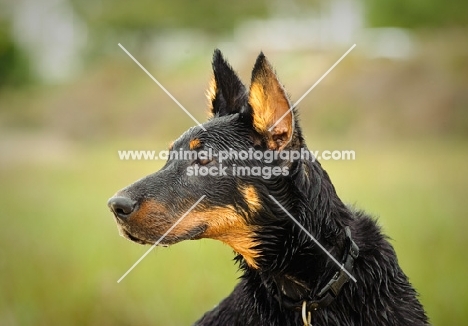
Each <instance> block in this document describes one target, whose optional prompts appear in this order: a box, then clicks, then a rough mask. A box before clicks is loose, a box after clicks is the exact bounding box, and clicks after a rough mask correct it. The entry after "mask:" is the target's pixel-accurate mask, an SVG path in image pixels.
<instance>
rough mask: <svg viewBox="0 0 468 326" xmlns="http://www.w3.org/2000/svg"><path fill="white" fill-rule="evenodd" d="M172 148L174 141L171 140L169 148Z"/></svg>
mask: <svg viewBox="0 0 468 326" xmlns="http://www.w3.org/2000/svg"><path fill="white" fill-rule="evenodd" d="M173 148H174V141H171V142H170V143H169V150H170V151H172V149H173Z"/></svg>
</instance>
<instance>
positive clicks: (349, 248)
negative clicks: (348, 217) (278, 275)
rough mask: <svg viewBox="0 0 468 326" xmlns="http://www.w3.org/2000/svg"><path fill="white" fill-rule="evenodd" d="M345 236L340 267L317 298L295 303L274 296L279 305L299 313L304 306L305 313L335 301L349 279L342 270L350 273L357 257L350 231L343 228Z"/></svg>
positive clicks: (355, 246) (356, 248) (357, 248)
mask: <svg viewBox="0 0 468 326" xmlns="http://www.w3.org/2000/svg"><path fill="white" fill-rule="evenodd" d="M345 234H346V240H345V241H346V246H345V248H346V250H345V251H344V257H343V260H342V266H343V268H341V269H340V270H339V271H337V272H336V273H335V274H334V275H333V277H332V278H331V280H330V281H329V282H328V283H327V284H326V285H325V286H324V287H323V288H322V289H321V290H320V291H319V293H318V294H317V298H316V299H314V300H299V301H295V300H293V299H291V298H289V297H288V296H287V295H284V296H275V297H276V299H277V300H278V301H279V302H280V304H281V305H282V306H284V307H286V308H287V309H291V310H297V311H301V310H304V305H305V308H306V309H307V311H309V312H310V311H315V310H318V309H321V308H325V307H326V306H328V305H329V304H331V303H332V302H333V300H335V298H336V297H337V296H338V294H339V293H340V291H341V289H342V288H343V285H345V284H346V283H347V282H348V281H349V279H350V277H349V275H348V274H347V273H346V272H345V271H344V270H343V269H346V271H348V272H349V273H351V272H352V270H353V266H354V261H355V260H356V258H357V257H358V256H359V247H358V246H357V244H356V243H355V242H354V241H353V239H352V238H351V230H350V229H349V227H348V226H347V227H346V228H345Z"/></svg>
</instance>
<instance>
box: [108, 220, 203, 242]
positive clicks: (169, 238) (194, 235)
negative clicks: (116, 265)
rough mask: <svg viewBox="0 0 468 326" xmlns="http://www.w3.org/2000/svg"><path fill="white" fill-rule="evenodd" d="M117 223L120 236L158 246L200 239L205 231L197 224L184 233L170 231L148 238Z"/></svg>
mask: <svg viewBox="0 0 468 326" xmlns="http://www.w3.org/2000/svg"><path fill="white" fill-rule="evenodd" d="M117 225H118V229H119V233H120V235H121V236H122V237H124V238H126V239H128V240H130V241H133V242H136V243H139V244H142V245H154V244H157V245H158V246H161V247H168V246H170V245H173V244H176V243H178V242H180V241H182V240H197V239H200V238H201V237H202V234H203V232H205V230H206V226H199V227H196V228H194V229H192V230H191V231H189V232H187V233H185V234H179V235H171V234H170V233H169V234H167V235H165V234H164V235H161V236H159V237H158V238H156V237H154V239H153V237H152V238H151V239H150V238H147V237H142V236H141V235H139V234H135V232H130V231H129V230H127V229H126V228H125V227H124V226H123V225H121V224H120V223H117Z"/></svg>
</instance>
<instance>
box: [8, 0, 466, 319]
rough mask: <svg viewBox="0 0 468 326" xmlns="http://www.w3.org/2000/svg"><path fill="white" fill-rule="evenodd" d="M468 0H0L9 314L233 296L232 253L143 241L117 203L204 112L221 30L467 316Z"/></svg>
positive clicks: (403, 249) (145, 307) (419, 280)
mask: <svg viewBox="0 0 468 326" xmlns="http://www.w3.org/2000/svg"><path fill="white" fill-rule="evenodd" d="M467 22H468V2H467V1H465V0H453V1H450V2H442V1H440V0H426V1H418V0H394V1H390V2H389V1H384V0H373V1H370V0H329V1H325V0H324V1H305V0H295V1H279V0H275V1H266V0H264V1H247V0H241V1H236V2H226V1H222V2H221V1H215V0H200V1H197V2H190V1H184V0H172V1H165V2H163V1H159V2H156V1H150V0H139V1H125V0H114V1H111V0H99V1H95V0H93V1H91V0H42V1H40V2H39V1H35V0H17V1H8V0H3V1H2V2H0V207H1V209H0V222H1V228H0V257H1V258H0V325H163V326H166V325H189V324H191V323H192V322H194V321H195V320H196V319H197V318H199V317H200V316H201V315H202V314H203V313H204V312H205V311H206V310H208V309H211V308H212V307H213V306H214V305H215V304H216V303H217V302H219V301H220V300H221V299H222V298H223V297H225V296H227V295H228V294H229V293H230V291H231V290H232V288H233V286H234V284H235V283H236V282H237V278H238V277H239V275H240V274H239V272H238V271H237V267H236V266H235V265H234V264H233V262H232V257H233V255H232V252H231V250H230V249H229V248H227V247H226V246H224V245H222V244H221V243H218V242H215V241H210V240H202V241H196V242H185V243H180V244H177V245H175V246H173V247H170V248H158V249H155V250H154V251H153V252H152V253H151V254H150V255H149V256H147V257H146V258H145V259H144V260H143V261H142V262H141V263H140V264H139V265H138V266H137V267H136V268H135V269H134V270H133V271H132V272H131V273H130V274H129V275H128V276H127V277H126V278H125V279H124V280H123V281H122V282H121V283H120V284H117V280H118V279H119V278H120V277H121V276H122V275H123V273H124V272H125V271H127V269H128V268H129V267H130V266H131V265H132V264H133V263H134V262H135V261H136V260H137V259H138V258H139V257H140V256H141V255H142V254H143V253H144V252H145V251H146V250H147V248H146V247H142V246H139V245H137V244H133V243H130V242H128V241H126V240H125V239H123V238H121V237H119V235H118V232H117V228H116V226H115V223H114V221H113V218H112V215H111V213H110V212H109V210H108V208H107V206H106V201H107V199H108V198H109V197H111V196H112V195H113V194H114V193H115V192H116V191H117V190H118V189H120V188H122V187H124V186H126V185H127V184H129V183H130V182H132V181H134V180H136V179H137V178H140V177H142V176H145V175H147V174H149V173H151V172H153V171H156V170H158V169H159V168H160V167H161V165H162V164H161V162H157V161H155V162H151V161H120V160H119V158H118V154H117V151H118V150H129V149H131V150H157V151H159V150H164V149H166V148H167V146H168V144H169V143H170V142H171V141H172V140H174V139H176V138H177V137H178V136H179V135H180V134H181V133H182V132H183V131H185V130H186V129H187V128H189V127H190V126H192V125H194V122H193V121H192V120H191V119H190V118H189V117H188V116H186V114H185V113H184V112H183V111H182V110H181V109H180V108H179V107H178V106H177V105H176V104H175V103H174V102H173V101H172V100H171V99H170V98H169V97H168V96H167V95H166V94H164V93H163V92H162V90H161V89H160V88H159V87H158V86H157V85H156V84H155V83H154V82H153V81H152V80H151V79H150V78H149V77H148V76H147V75H146V74H145V73H144V72H143V71H142V70H141V69H140V68H139V67H138V66H137V65H136V64H135V63H134V62H133V61H132V60H131V59H130V58H129V57H128V56H127V55H126V54H125V53H124V52H123V51H122V50H121V49H120V48H119V47H118V43H121V44H122V45H123V46H124V47H125V48H126V49H127V50H128V51H129V52H130V53H132V54H133V55H134V56H135V57H136V58H137V59H138V60H139V61H140V62H141V63H142V64H143V65H144V66H145V67H146V68H147V69H148V70H149V71H150V72H151V73H152V74H153V75H154V76H155V77H156V78H157V79H158V80H159V81H160V82H161V83H162V84H163V85H164V86H165V87H166V88H167V89H168V90H169V91H170V92H171V93H172V94H173V95H174V96H175V97H176V98H177V99H178V100H179V102H181V103H182V104H183V105H184V106H185V107H186V108H187V109H188V110H189V111H190V112H191V113H192V114H193V115H194V116H195V117H196V118H197V119H198V120H200V121H204V120H205V119H206V99H205V95H204V93H205V89H206V87H207V85H208V81H209V79H210V74H211V63H210V62H211V56H212V53H213V50H214V49H215V48H220V49H221V50H222V51H223V53H224V54H225V56H226V57H227V58H228V60H229V61H230V63H231V64H232V65H233V66H234V67H235V68H236V69H237V70H238V72H239V74H240V76H241V77H242V78H243V80H244V81H245V82H246V84H248V83H249V80H250V70H251V68H252V66H253V63H254V61H255V58H256V56H257V55H258V53H259V52H260V51H261V50H262V51H264V52H265V54H266V55H267V57H268V58H269V60H270V61H271V62H272V63H273V65H274V66H275V67H276V69H277V71H278V75H279V78H280V80H281V81H282V82H283V83H284V84H285V86H286V89H287V90H288V91H289V92H290V94H291V98H292V101H293V102H295V101H296V100H297V99H299V98H300V97H301V96H302V94H304V92H305V91H306V90H307V89H308V88H309V87H310V86H311V85H312V84H313V83H315V82H316V81H317V80H318V79H319V78H320V77H321V76H322V74H323V73H325V72H326V71H327V70H328V69H329V68H330V66H331V65H332V64H333V63H334V62H335V61H336V60H337V59H338V58H339V57H340V56H341V55H342V54H343V53H344V52H345V51H346V50H348V49H349V48H350V47H351V46H352V45H353V44H354V43H356V44H357V46H356V48H355V49H354V50H353V51H352V52H351V53H350V54H349V55H348V56H347V57H346V58H345V59H344V60H343V61H342V62H341V63H340V64H339V65H338V66H337V67H336V68H335V69H334V70H333V71H332V72H331V73H330V74H329V75H328V76H327V77H326V78H325V79H324V80H323V81H322V82H321V83H320V84H319V85H318V86H317V87H316V88H315V89H314V90H313V91H312V92H311V93H310V94H309V95H308V96H307V97H306V98H305V99H304V100H303V101H302V102H301V104H300V105H299V111H300V114H301V121H302V126H303V130H305V133H306V138H307V142H308V145H309V148H310V149H312V150H325V149H327V150H343V149H347V150H354V151H355V152H356V160H354V161H326V162H322V164H323V166H324V168H325V169H326V170H327V171H328V172H329V174H330V175H331V178H332V180H333V182H334V184H335V186H336V188H337V191H338V193H339V195H340V197H341V198H342V199H343V200H344V201H345V202H348V203H350V204H353V205H355V206H357V207H360V208H363V209H366V210H367V211H368V212H370V213H372V214H374V215H375V216H376V217H378V219H379V223H380V224H381V225H382V227H383V229H384V231H385V232H386V233H387V234H388V235H390V237H391V241H392V244H393V245H394V246H395V249H396V250H397V253H398V256H399V260H400V264H401V265H402V268H403V269H404V270H405V272H406V273H407V274H408V275H409V277H410V279H411V281H412V283H413V284H414V286H415V287H416V288H417V290H418V291H419V293H420V299H421V301H422V302H423V304H424V305H425V308H426V309H427V312H428V314H429V317H430V318H431V320H432V322H433V324H434V325H464V324H467V323H468V310H467V309H466V307H467V306H468V298H467V296H466V293H467V292H468V282H467V280H466V270H467V269H468V260H467V259H466V247H467V246H468V238H467V237H466V230H467V226H468V225H467V224H468V223H467V220H468V219H467V216H466V215H467V213H466V212H467V199H466V196H467V192H468V171H467V167H466V162H467V160H468V151H467V149H468V37H467V34H468V26H467V25H468V24H467Z"/></svg>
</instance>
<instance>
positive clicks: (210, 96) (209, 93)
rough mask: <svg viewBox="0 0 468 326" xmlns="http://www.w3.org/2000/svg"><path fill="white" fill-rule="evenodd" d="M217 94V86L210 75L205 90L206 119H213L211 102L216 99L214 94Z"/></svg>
mask: <svg viewBox="0 0 468 326" xmlns="http://www.w3.org/2000/svg"><path fill="white" fill-rule="evenodd" d="M217 92H218V85H217V84H216V79H215V77H214V74H212V75H211V79H210V82H209V85H208V89H207V90H206V98H207V100H208V118H212V117H213V101H214V99H215V98H216V93H217Z"/></svg>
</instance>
